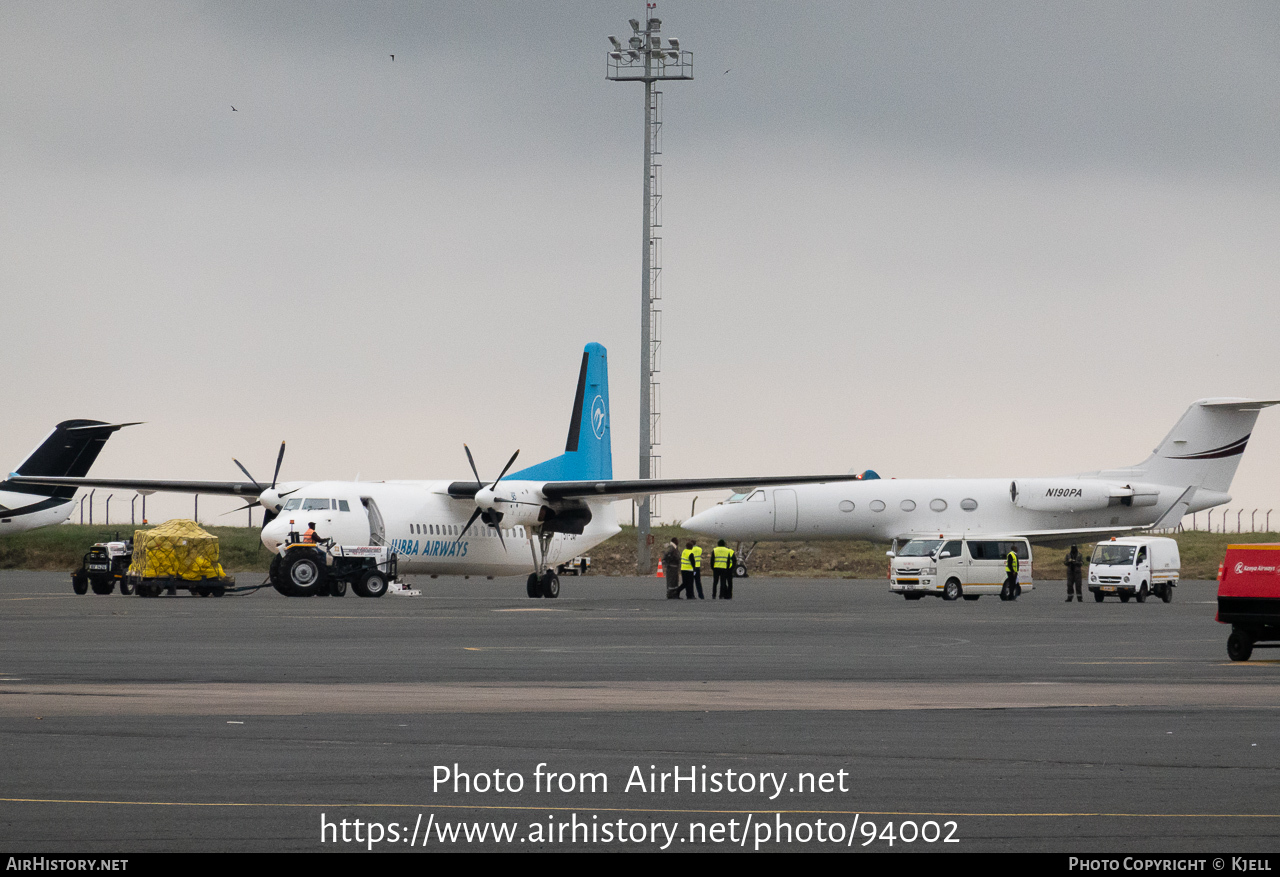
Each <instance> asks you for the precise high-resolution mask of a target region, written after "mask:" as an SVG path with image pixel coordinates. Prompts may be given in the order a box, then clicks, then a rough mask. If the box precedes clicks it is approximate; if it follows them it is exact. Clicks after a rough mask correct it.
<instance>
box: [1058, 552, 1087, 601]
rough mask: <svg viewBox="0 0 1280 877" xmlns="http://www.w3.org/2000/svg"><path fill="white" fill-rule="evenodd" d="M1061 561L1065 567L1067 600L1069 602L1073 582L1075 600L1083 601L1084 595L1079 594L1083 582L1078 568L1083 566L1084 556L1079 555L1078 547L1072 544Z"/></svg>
mask: <svg viewBox="0 0 1280 877" xmlns="http://www.w3.org/2000/svg"><path fill="white" fill-rule="evenodd" d="M1062 562H1063V564H1065V565H1066V567H1067V602H1068V603H1070V602H1071V586H1072V585H1073V584H1074V585H1075V589H1076V590H1075V597H1076V600H1078V601H1079V602H1081V603H1083V602H1084V597H1083V596H1081V591H1082V590H1083V585H1084V582H1083V576H1082V575H1081V573H1080V569H1081V567H1083V566H1084V558H1083V557H1081V556H1080V549H1078V548H1076V546H1074V545H1072V546H1071V551H1070V552H1069V553H1068V554H1067V556H1066V558H1065V559H1064V560H1063V561H1062Z"/></svg>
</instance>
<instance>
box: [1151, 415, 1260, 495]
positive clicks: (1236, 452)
mask: <svg viewBox="0 0 1280 877" xmlns="http://www.w3.org/2000/svg"><path fill="white" fill-rule="evenodd" d="M1278 404H1280V399H1271V400H1260V399H1201V400H1200V401H1198V402H1193V403H1192V404H1191V407H1190V408H1188V409H1187V411H1186V413H1185V414H1183V415H1182V419H1181V420H1179V421H1178V423H1177V425H1175V426H1174V428H1173V429H1172V430H1171V431H1170V432H1169V434H1168V435H1167V436H1165V438H1164V441H1162V442H1161V443H1160V445H1159V446H1158V447H1157V448H1156V449H1155V451H1153V452H1152V454H1151V456H1150V457H1148V458H1147V460H1146V462H1144V463H1141V464H1139V465H1138V466H1135V467H1134V468H1135V469H1141V470H1143V473H1142V480H1143V481H1147V482H1151V483H1154V484H1169V485H1177V486H1183V487H1197V488H1202V489H1204V490H1211V491H1216V492H1218V493H1224V494H1225V493H1226V492H1227V491H1228V490H1229V489H1230V488H1231V479H1232V478H1234V477H1235V474H1236V467H1237V466H1239V465H1240V458H1241V456H1242V455H1243V454H1244V449H1245V446H1246V445H1247V444H1248V443H1249V436H1250V435H1251V434H1252V432H1253V425H1254V423H1255V422H1256V421H1257V419H1258V412H1259V411H1261V410H1262V409H1263V408H1266V407H1268V406H1269V405H1278Z"/></svg>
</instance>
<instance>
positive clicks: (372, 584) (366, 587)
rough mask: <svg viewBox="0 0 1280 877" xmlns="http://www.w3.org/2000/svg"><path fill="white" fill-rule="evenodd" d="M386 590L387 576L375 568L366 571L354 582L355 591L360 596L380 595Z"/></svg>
mask: <svg viewBox="0 0 1280 877" xmlns="http://www.w3.org/2000/svg"><path fill="white" fill-rule="evenodd" d="M386 592H387V577H386V576H384V575H383V574H382V573H380V572H378V571H377V570H376V569H371V570H369V571H368V572H366V573H365V574H364V575H362V576H361V577H360V581H359V582H358V583H357V584H356V593H357V594H359V595H360V596H361V597H381V596H382V595H383V594H385V593H386Z"/></svg>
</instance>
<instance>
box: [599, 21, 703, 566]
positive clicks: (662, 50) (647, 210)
mask: <svg viewBox="0 0 1280 877" xmlns="http://www.w3.org/2000/svg"><path fill="white" fill-rule="evenodd" d="M657 7H658V4H657V3H647V4H646V5H645V22H644V25H643V27H642V26H641V24H640V21H639V20H637V19H634V18H633V19H631V21H630V24H631V37H630V38H629V39H628V40H627V42H626V44H625V45H624V44H623V43H622V42H620V41H619V40H618V38H617V37H614V36H611V37H609V42H610V43H611V44H612V49H611V50H610V51H609V53H608V55H607V56H606V58H607V70H606V73H605V78H606V79H612V80H613V81H614V82H643V83H644V218H643V221H642V222H641V234H642V241H641V247H640V477H641V478H657V477H659V475H660V474H661V473H660V472H659V465H660V459H659V457H658V456H657V455H656V454H654V452H653V449H654V446H655V445H658V444H660V443H661V431H660V428H659V424H658V417H659V410H658V408H659V405H658V401H659V400H658V372H659V371H660V370H661V365H660V358H659V347H660V346H661V344H662V312H661V310H660V309H659V307H658V303H659V302H660V301H661V300H662V288H661V285H660V283H659V279H660V278H659V274H660V272H661V271H662V265H661V260H660V258H659V257H660V255H661V254H660V252H659V251H660V246H661V243H662V238H661V237H659V236H657V235H656V234H655V233H654V231H655V229H658V228H661V226H662V211H661V203H662V191H661V171H662V166H661V165H660V164H659V163H658V156H660V155H661V154H662V138H661V135H662V92H661V91H659V90H658V89H657V88H656V87H655V85H654V84H655V83H658V82H663V81H665V80H669V79H692V78H693V54H692V53H691V52H687V51H682V50H681V48H680V41H679V40H678V39H675V38H674V37H673V38H672V39H670V40H667V44H666V45H665V46H664V45H663V40H662V20H661V19H660V18H658V17H657V14H656V13H657ZM656 501H657V497H654V496H646V497H645V498H644V500H643V501H642V502H641V503H640V504H639V512H640V514H639V519H638V520H637V522H636V524H637V528H636V529H637V533H636V543H637V544H636V572H637V573H638V574H640V575H648V574H649V573H650V572H651V571H652V566H651V560H650V556H649V539H650V537H649V518H650V512H651V511H652V512H653V513H654V514H656V513H657V502H656Z"/></svg>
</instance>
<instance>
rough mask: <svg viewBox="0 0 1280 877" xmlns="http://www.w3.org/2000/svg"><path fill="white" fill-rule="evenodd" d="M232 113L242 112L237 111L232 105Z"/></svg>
mask: <svg viewBox="0 0 1280 877" xmlns="http://www.w3.org/2000/svg"><path fill="white" fill-rule="evenodd" d="M231 112H233V113H238V112H240V111H239V110H237V109H236V108H235V105H234V104H232V105H231Z"/></svg>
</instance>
